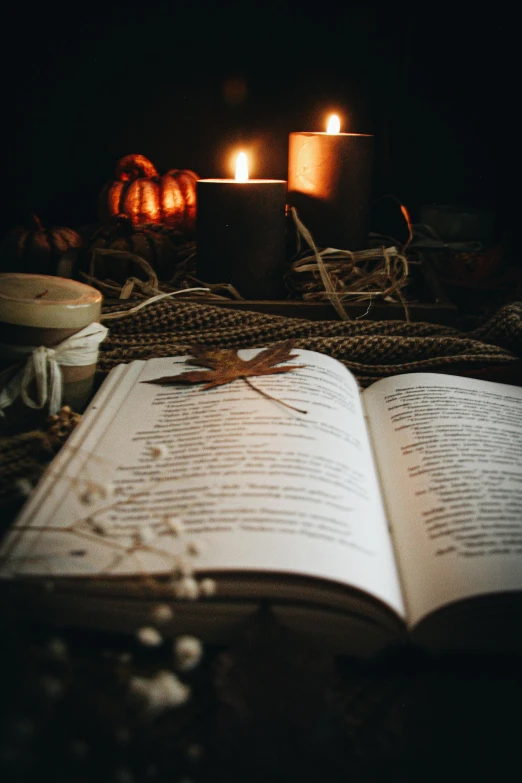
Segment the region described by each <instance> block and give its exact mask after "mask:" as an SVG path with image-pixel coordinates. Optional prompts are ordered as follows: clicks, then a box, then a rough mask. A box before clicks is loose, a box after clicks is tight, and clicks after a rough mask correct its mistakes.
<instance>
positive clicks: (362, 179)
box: [288, 115, 374, 250]
mask: <svg viewBox="0 0 522 783" xmlns="http://www.w3.org/2000/svg"><path fill="white" fill-rule="evenodd" d="M373 140H374V137H373V136H372V135H371V134H365V133H340V121H339V118H338V117H337V115H332V117H330V120H329V122H328V126H327V130H326V133H306V132H303V133H291V134H290V137H289V149H288V202H289V204H291V205H292V206H293V207H295V209H296V210H297V213H298V215H299V217H300V219H301V220H302V222H303V223H304V224H305V226H306V227H307V228H308V229H309V231H310V233H311V234H312V237H313V239H314V241H315V243H316V245H318V246H320V247H337V248H342V249H345V250H357V249H360V248H362V247H364V246H365V245H366V240H367V234H368V226H367V222H368V213H369V205H370V197H371V188H372V177H373Z"/></svg>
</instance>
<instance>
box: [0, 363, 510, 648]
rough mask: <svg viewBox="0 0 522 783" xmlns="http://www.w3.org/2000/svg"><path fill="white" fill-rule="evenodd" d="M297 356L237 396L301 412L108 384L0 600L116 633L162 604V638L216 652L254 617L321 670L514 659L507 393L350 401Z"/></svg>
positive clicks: (7, 543)
mask: <svg viewBox="0 0 522 783" xmlns="http://www.w3.org/2000/svg"><path fill="white" fill-rule="evenodd" d="M256 350H257V349H252V350H249V351H240V352H239V355H240V356H242V357H243V358H249V357H252V356H254V355H255V354H256ZM295 357H296V358H295V359H293V360H292V362H291V363H293V364H299V365H303V366H302V367H300V368H297V369H294V370H293V371H291V372H288V373H287V374H281V375H270V376H263V377H257V378H255V379H253V380H254V382H255V385H256V387H258V388H259V389H261V390H263V391H265V392H266V393H268V394H270V395H272V396H273V397H275V398H277V399H278V400H280V401H281V402H284V403H287V404H291V405H293V406H295V407H296V408H299V409H302V410H303V411H305V412H298V411H297V410H291V409H289V408H288V407H285V406H284V405H282V404H280V403H279V402H277V401H274V400H270V399H267V398H265V397H263V396H261V394H259V393H258V392H257V391H256V390H254V389H252V388H250V387H249V386H248V385H247V384H246V383H245V382H244V381H242V380H237V381H234V382H233V383H231V384H228V385H225V386H220V387H217V388H214V389H209V390H203V389H202V387H201V386H199V385H191V386H188V385H179V386H166V385H157V384H153V383H144V382H143V381H150V380H154V379H157V378H160V377H162V376H166V375H172V374H175V373H181V372H183V371H184V370H186V369H187V368H186V362H185V360H186V358H187V357H172V358H161V359H150V360H148V361H135V362H131V363H130V364H125V365H119V366H118V367H116V368H115V369H114V370H112V371H111V373H110V374H109V376H108V377H107V379H106V380H105V382H104V383H103V385H102V386H101V388H100V390H99V391H98V393H97V394H96V396H95V398H94V399H93V401H92V402H91V404H90V406H89V408H88V409H87V412H86V413H85V415H84V417H83V420H82V422H81V423H80V425H79V426H78V427H77V429H76V430H75V431H74V432H73V434H72V436H71V437H70V438H69V440H68V441H67V443H66V444H65V446H64V447H63V448H62V450H61V451H60V452H59V454H58V455H57V457H56V458H55V459H54V461H53V462H52V463H51V465H50V467H49V468H48V470H47V472H46V473H45V475H44V476H43V478H42V480H41V481H40V483H39V484H38V486H37V487H36V489H35V490H34V492H33V493H32V495H31V496H30V498H29V500H28V502H27V503H26V505H25V507H24V508H23V509H22V512H21V514H20V515H19V517H18V519H17V520H16V522H15V524H14V525H13V526H12V528H11V530H10V531H9V532H8V534H7V535H6V536H5V538H4V540H3V542H2V547H1V550H0V555H1V561H0V576H1V577H2V582H1V587H2V589H5V590H8V591H9V592H10V594H11V596H10V597H11V599H12V600H13V601H15V602H20V605H21V606H23V607H24V610H25V611H27V610H30V611H33V612H34V613H35V616H38V617H39V618H40V619H43V618H48V619H49V620H50V621H52V622H54V621H56V622H59V623H62V624H73V625H81V626H85V627H97V628H100V629H112V630H115V631H130V630H132V629H137V628H139V627H140V626H141V625H144V624H146V625H149V624H154V622H155V620H154V618H156V619H157V621H158V622H160V620H159V617H160V615H161V612H160V613H158V611H157V609H158V605H159V604H160V605H163V604H166V603H167V604H169V606H170V607H171V608H172V610H173V619H171V620H169V621H168V622H167V621H165V622H167V626H168V627H164V628H162V630H163V632H164V633H167V634H168V633H169V632H170V633H171V634H173V635H175V634H177V633H179V632H193V633H197V634H199V635H200V637H201V638H203V639H205V640H209V641H215V642H218V643H219V642H225V641H227V640H229V639H230V637H231V634H233V632H234V630H237V628H238V627H239V626H240V625H241V623H243V622H244V621H246V620H247V618H249V617H250V616H251V615H252V614H253V613H254V612H255V611H256V610H257V609H258V607H259V606H260V604H261V603H262V602H265V603H269V604H270V606H271V608H272V611H273V613H274V614H275V615H276V617H277V618H279V620H280V622H281V623H284V624H286V625H287V626H289V627H291V628H293V629H295V630H296V631H297V632H300V633H312V634H313V636H314V638H315V640H316V641H318V642H319V643H322V644H324V645H325V646H327V647H328V648H329V649H332V650H334V651H336V652H344V653H350V654H356V655H370V654H373V653H375V652H377V651H379V650H382V649H384V648H385V647H387V646H389V645H393V644H398V643H399V644H400V643H402V642H404V641H405V640H413V641H414V642H415V643H418V644H420V645H423V646H425V647H426V648H427V649H430V650H433V651H443V650H512V649H522V630H521V626H522V624H521V623H520V617H521V614H520V609H521V608H522V389H521V388H518V387H516V386H510V385H504V384H498V383H492V382H488V381H482V380H474V379H469V378H458V377H454V376H447V375H440V374H426V373H422V374H405V375H400V376H394V377H391V378H387V379H385V380H381V381H378V382H376V383H374V384H373V385H372V386H370V387H368V388H367V389H366V390H364V391H362V392H361V391H360V389H359V388H358V385H357V382H356V380H355V379H354V377H353V376H352V375H351V373H350V372H349V371H348V370H347V369H346V368H345V367H344V366H343V365H342V364H341V363H340V362H338V361H336V360H335V359H332V358H331V357H328V356H325V355H322V354H319V353H315V352H312V351H301V350H299V351H296V352H295ZM191 570H193V572H194V574H195V577H196V580H194V579H193V578H192V581H190V579H191V578H190V577H187V576H186V575H187V574H189V573H190V571H191ZM180 572H181V574H182V576H181V577H179V573H180ZM183 574H185V577H183ZM184 578H185V586H186V584H189V586H190V584H191V585H192V586H193V585H194V583H196V584H204V585H205V586H206V588H207V589H206V590H205V591H202V592H203V593H204V594H202V595H200V596H199V597H198V598H197V599H195V600H194V594H190V590H189V591H188V593H187V592H185V594H183V590H181V592H180V590H179V585H180V583H181V584H183V579H184ZM203 578H205V580H206V581H205V582H204V583H202V581H201V580H202V579H203ZM187 579H188V580H189V582H188V583H187V582H186V580H187ZM211 579H212V580H213V582H211V581H210V580H211ZM180 580H181V582H180ZM211 585H215V592H213V593H212V591H211V590H210V589H209V586H211ZM166 616H168V613H167V615H166Z"/></svg>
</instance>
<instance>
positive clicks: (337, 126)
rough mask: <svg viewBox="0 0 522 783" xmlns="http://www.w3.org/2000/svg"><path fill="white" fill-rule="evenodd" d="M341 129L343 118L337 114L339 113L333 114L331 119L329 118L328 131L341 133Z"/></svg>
mask: <svg viewBox="0 0 522 783" xmlns="http://www.w3.org/2000/svg"><path fill="white" fill-rule="evenodd" d="M340 130H341V120H340V119H339V117H338V116H337V114H332V116H331V117H330V119H329V120H328V125H327V126H326V132H327V133H332V134H333V133H339V131H340Z"/></svg>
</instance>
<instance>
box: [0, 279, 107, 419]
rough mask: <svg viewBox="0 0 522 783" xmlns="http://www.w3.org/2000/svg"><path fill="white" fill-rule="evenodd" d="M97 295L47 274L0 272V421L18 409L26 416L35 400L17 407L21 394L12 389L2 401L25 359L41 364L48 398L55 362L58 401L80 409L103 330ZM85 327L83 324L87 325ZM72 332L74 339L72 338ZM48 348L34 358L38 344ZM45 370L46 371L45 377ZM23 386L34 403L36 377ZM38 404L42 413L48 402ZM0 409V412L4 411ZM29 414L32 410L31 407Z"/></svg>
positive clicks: (17, 414)
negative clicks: (0, 416) (14, 395)
mask: <svg viewBox="0 0 522 783" xmlns="http://www.w3.org/2000/svg"><path fill="white" fill-rule="evenodd" d="M101 306H102V294H101V293H100V291H98V290H96V289H95V288H92V287H91V286H89V285H85V284H83V283H80V282H77V281H76V280H70V279H67V278H62V277H55V276H52V275H37V274H23V273H15V272H14V273H3V274H0V370H1V371H2V379H3V380H2V384H0V386H1V388H0V408H1V409H2V413H3V419H8V420H11V419H12V418H13V416H15V417H18V418H19V417H20V413H24V410H22V409H24V408H25V413H26V414H28V413H29V412H30V409H31V408H33V407H34V408H35V409H39V408H40V406H39V405H38V404H35V405H33V404H31V405H30V407H27V405H26V406H23V405H22V404H21V403H22V400H23V396H24V395H23V394H21V393H18V394H17V398H16V399H15V400H14V401H13V403H14V404H11V402H8V401H7V400H6V394H8V393H10V392H9V383H11V380H12V378H13V377H15V376H16V375H17V374H18V375H20V374H21V373H23V370H22V369H20V368H23V367H24V364H26V363H27V361H30V362H33V366H35V364H34V363H35V362H36V364H37V363H38V362H41V367H42V376H43V374H45V375H46V377H45V378H43V381H42V383H43V387H44V388H46V389H47V390H48V392H49V400H50V396H51V388H50V387H51V386H52V379H51V378H50V375H52V374H53V373H54V374H56V365H58V366H59V372H60V381H59V386H60V388H61V402H63V403H64V404H69V405H70V406H71V407H72V408H73V409H74V410H77V411H81V410H82V408H83V407H84V406H85V404H86V403H87V401H88V399H89V395H90V393H91V391H92V386H93V380H94V372H95V370H96V359H97V353H98V344H99V343H100V342H101V341H102V339H103V338H104V337H105V335H106V333H107V329H106V328H105V327H103V326H101V324H99V320H100V316H101ZM88 327H89V328H88ZM75 336H78V337H77V339H75V340H74V339H73V338H74V337H75ZM41 346H43V347H45V348H48V349H52V350H50V351H47V352H45V351H43V352H42V351H41V352H40V357H39V358H36V359H35V358H34V350H33V349H37V348H39V347H41ZM53 358H54V359H55V361H56V364H54V369H53V370H51V371H50V370H49V367H48V366H47V365H46V362H48V361H51V360H52V359H53ZM49 373H50V375H49ZM30 375H31V377H32V378H33V380H32V381H31V385H30V387H28V388H27V389H26V395H27V396H28V397H29V399H31V400H32V402H34V398H35V397H38V394H39V393H40V391H41V389H39V390H38V394H37V393H36V385H37V384H36V380H35V375H34V373H33V371H32V370H31V373H30ZM49 400H47V401H46V403H45V404H42V405H41V409H40V412H41V413H44V415H48V413H49V408H48V404H47V403H48V402H49ZM4 409H5V410H4ZM34 412H37V411H36V410H35V411H34Z"/></svg>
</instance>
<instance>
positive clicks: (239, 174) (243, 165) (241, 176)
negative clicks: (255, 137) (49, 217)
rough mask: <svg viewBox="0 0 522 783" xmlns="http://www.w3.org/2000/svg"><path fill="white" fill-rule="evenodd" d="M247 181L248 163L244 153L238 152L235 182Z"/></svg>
mask: <svg viewBox="0 0 522 783" xmlns="http://www.w3.org/2000/svg"><path fill="white" fill-rule="evenodd" d="M247 181H248V162H247V156H246V153H245V152H240V153H239V155H238V156H237V161H236V182H247Z"/></svg>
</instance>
